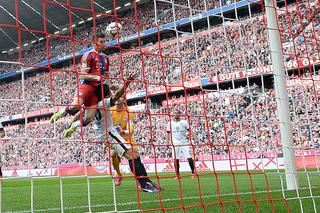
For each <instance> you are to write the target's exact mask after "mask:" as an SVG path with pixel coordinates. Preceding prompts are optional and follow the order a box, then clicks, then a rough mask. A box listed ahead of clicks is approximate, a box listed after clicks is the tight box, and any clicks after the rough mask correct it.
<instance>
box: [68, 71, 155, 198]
mask: <svg viewBox="0 0 320 213" xmlns="http://www.w3.org/2000/svg"><path fill="white" fill-rule="evenodd" d="M134 79H135V75H132V74H131V75H129V77H128V79H127V81H126V83H125V85H123V86H122V87H121V88H120V89H118V90H117V91H116V92H115V94H114V95H113V96H111V97H109V98H107V99H105V100H104V103H103V101H100V102H99V103H98V107H99V108H100V109H98V110H97V112H96V113H95V115H94V123H95V125H96V128H95V129H96V133H97V136H98V138H99V140H103V141H106V140H107V137H108V140H107V141H108V142H109V143H110V147H111V149H113V150H114V151H115V152H116V153H117V154H119V155H120V156H123V157H125V158H126V159H127V160H128V162H129V167H130V170H131V171H132V173H133V174H135V177H136V179H137V181H138V182H139V185H140V187H141V189H142V191H144V192H158V191H159V188H158V186H157V184H155V183H153V182H152V181H151V180H150V179H149V178H147V176H148V174H147V171H146V169H145V167H144V165H143V164H142V162H141V159H140V156H139V155H138V154H136V153H135V151H134V150H133V148H132V146H131V145H130V144H129V143H127V142H126V140H125V139H123V138H122V137H121V136H120V135H119V133H118V131H117V129H116V127H115V126H114V125H113V120H112V116H111V112H110V108H111V107H112V106H114V105H115V103H116V102H117V101H118V100H119V98H120V97H121V96H122V95H123V94H124V90H125V88H127V87H128V86H129V84H130V81H132V80H134ZM105 94H106V95H108V94H110V91H109V90H108V92H106V93H105ZM104 106H105V110H106V111H105V110H104V109H102V108H103V107H104ZM81 113H82V112H81V111H80V112H79V113H78V114H77V115H76V116H75V117H74V118H73V120H72V124H71V125H70V128H69V129H68V130H67V131H66V134H65V135H67V136H70V135H71V134H69V133H68V132H72V133H73V132H74V131H75V130H76V129H77V127H79V126H80V121H79V120H80V117H81ZM86 113H87V110H85V112H84V113H83V114H84V116H86ZM106 131H107V132H106Z"/></svg>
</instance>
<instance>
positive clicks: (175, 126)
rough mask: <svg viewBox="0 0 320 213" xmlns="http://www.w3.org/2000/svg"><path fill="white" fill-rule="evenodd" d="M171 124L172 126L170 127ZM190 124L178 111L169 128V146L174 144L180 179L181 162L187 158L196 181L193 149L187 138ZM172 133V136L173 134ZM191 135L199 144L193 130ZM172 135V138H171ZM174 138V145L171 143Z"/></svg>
mask: <svg viewBox="0 0 320 213" xmlns="http://www.w3.org/2000/svg"><path fill="white" fill-rule="evenodd" d="M170 124H171V125H170ZM189 129H190V128H189V124H188V122H187V121H186V120H182V119H181V111H179V110H176V111H175V116H174V119H172V120H171V122H170V123H169V124H168V126H167V144H173V151H172V153H173V157H174V166H175V169H176V175H177V177H180V172H179V169H180V164H179V160H180V159H182V158H187V159H188V162H189V165H190V168H191V173H192V174H191V177H192V179H194V178H195V177H194V160H193V159H192V149H191V146H190V141H189V139H188V137H187V134H188V133H189ZM171 133H172V134H171ZM190 133H191V135H192V137H193V139H194V140H195V141H197V142H198V143H199V139H198V138H197V136H196V135H195V134H194V132H193V131H192V130H190ZM171 135H172V137H171ZM171 138H172V143H170V141H171Z"/></svg>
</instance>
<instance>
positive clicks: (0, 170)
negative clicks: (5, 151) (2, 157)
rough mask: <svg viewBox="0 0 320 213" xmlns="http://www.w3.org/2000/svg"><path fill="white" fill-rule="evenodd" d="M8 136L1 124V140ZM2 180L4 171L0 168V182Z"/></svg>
mask: <svg viewBox="0 0 320 213" xmlns="http://www.w3.org/2000/svg"><path fill="white" fill-rule="evenodd" d="M5 135H6V133H5V132H4V128H3V126H2V123H1V122H0V138H3V137H4V136H5ZM1 179H2V169H1V166H0V181H1Z"/></svg>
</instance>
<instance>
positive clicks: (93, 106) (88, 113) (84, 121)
mask: <svg viewBox="0 0 320 213" xmlns="http://www.w3.org/2000/svg"><path fill="white" fill-rule="evenodd" d="M83 104H84V105H85V106H89V107H90V108H86V110H85V113H84V115H80V119H79V120H78V121H75V122H73V123H72V124H71V125H70V126H69V128H68V129H67V130H66V131H65V132H64V137H66V138H67V137H70V136H71V135H72V134H73V133H74V132H75V131H76V130H77V128H79V127H81V126H82V127H85V126H87V125H88V124H90V123H91V122H92V121H93V119H94V115H95V114H96V112H97V107H98V98H97V97H96V96H95V95H92V96H91V97H90V98H89V99H87V100H86V101H85V102H84V103H83Z"/></svg>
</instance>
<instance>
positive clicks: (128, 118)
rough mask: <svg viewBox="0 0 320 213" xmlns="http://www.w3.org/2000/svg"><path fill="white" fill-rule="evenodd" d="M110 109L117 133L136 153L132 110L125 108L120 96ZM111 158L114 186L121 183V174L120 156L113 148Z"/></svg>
mask: <svg viewBox="0 0 320 213" xmlns="http://www.w3.org/2000/svg"><path fill="white" fill-rule="evenodd" d="M110 110H111V116H112V120H113V125H114V126H115V127H116V129H117V131H118V133H119V134H120V136H121V137H122V138H123V139H125V140H126V142H127V143H130V144H131V146H132V148H133V150H134V151H135V152H136V153H137V151H138V150H137V149H138V148H137V146H136V144H135V143H136V141H135V138H134V136H133V131H134V124H133V120H134V114H133V113H132V111H131V110H130V109H129V108H127V107H126V106H125V104H124V99H123V98H120V99H119V100H118V101H117V102H116V104H115V106H114V107H112V108H110ZM111 158H112V165H113V168H114V169H115V170H116V172H117V177H116V178H114V183H115V185H116V186H120V185H121V179H122V174H121V171H120V166H119V164H120V159H121V158H120V157H119V155H118V153H117V152H116V151H114V150H111Z"/></svg>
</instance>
